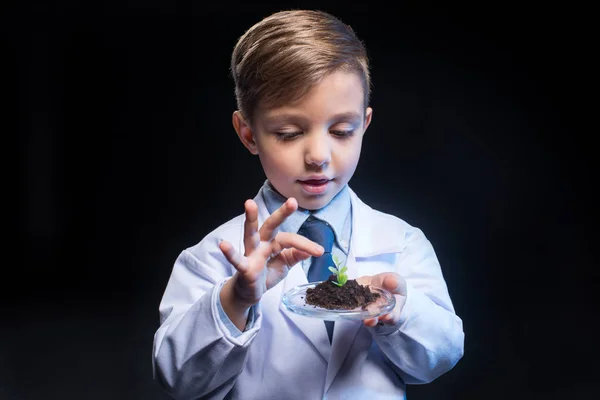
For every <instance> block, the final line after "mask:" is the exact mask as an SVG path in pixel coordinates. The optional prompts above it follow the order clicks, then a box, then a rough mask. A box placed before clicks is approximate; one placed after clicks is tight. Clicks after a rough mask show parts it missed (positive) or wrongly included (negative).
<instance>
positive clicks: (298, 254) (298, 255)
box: [281, 249, 310, 267]
mask: <svg viewBox="0 0 600 400" xmlns="http://www.w3.org/2000/svg"><path fill="white" fill-rule="evenodd" d="M309 257H310V254H308V253H306V252H304V251H302V250H298V249H285V250H284V251H282V252H281V258H282V260H283V262H284V263H285V264H286V265H287V266H289V267H291V266H293V265H296V264H298V263H299V262H300V261H304V260H306V259H307V258H309Z"/></svg>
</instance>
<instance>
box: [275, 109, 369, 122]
mask: <svg viewBox="0 0 600 400" xmlns="http://www.w3.org/2000/svg"><path fill="white" fill-rule="evenodd" d="M305 119H306V118H305V117H304V116H303V115H299V114H285V113H284V114H276V115H273V116H268V117H267V118H266V120H267V122H269V123H278V122H283V121H303V120H305ZM361 119H362V116H361V115H360V114H359V113H357V112H354V111H347V112H342V113H338V114H334V115H333V116H331V118H329V120H330V121H340V120H343V121H350V122H360V121H361Z"/></svg>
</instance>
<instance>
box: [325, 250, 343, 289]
mask: <svg viewBox="0 0 600 400" xmlns="http://www.w3.org/2000/svg"><path fill="white" fill-rule="evenodd" d="M332 257H333V262H334V263H335V265H336V266H335V267H329V270H330V271H331V272H332V273H333V274H335V276H336V277H337V281H333V282H332V283H334V284H336V285H337V286H339V287H342V286H344V285H345V284H346V282H348V275H346V271H347V270H348V267H346V266H344V267H340V264H341V262H340V261H339V260H338V258H337V257H336V256H332Z"/></svg>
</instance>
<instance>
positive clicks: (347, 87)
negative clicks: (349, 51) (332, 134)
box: [256, 71, 365, 121]
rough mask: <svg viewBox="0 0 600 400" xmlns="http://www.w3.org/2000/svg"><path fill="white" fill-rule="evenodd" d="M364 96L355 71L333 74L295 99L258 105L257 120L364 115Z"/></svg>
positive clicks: (360, 82)
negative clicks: (266, 105)
mask: <svg viewBox="0 0 600 400" xmlns="http://www.w3.org/2000/svg"><path fill="white" fill-rule="evenodd" d="M364 96H365V93H364V89H363V85H362V81H361V79H360V77H359V76H358V74H356V73H354V72H345V71H336V72H333V73H331V74H329V75H326V76H325V77H324V78H323V79H322V80H321V81H320V82H319V83H317V84H315V85H313V86H312V87H311V88H310V90H309V91H308V92H306V93H305V94H304V95H303V96H302V97H300V98H299V99H298V100H295V101H292V102H289V103H287V104H284V105H276V106H271V107H264V106H262V107H261V106H259V107H258V108H257V110H256V111H257V113H256V117H257V119H260V120H268V121H275V120H280V119H282V118H288V117H296V118H310V119H330V118H332V116H339V117H345V118H349V117H352V116H355V115H358V116H361V117H362V116H363V114H364V112H365V109H364V107H365V98H364Z"/></svg>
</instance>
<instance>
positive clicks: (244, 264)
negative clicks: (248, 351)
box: [219, 198, 324, 330]
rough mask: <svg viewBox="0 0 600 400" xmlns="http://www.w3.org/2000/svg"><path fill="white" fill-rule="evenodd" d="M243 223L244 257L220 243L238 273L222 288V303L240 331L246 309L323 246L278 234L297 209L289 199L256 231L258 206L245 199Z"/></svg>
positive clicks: (302, 238) (318, 251)
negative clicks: (280, 227)
mask: <svg viewBox="0 0 600 400" xmlns="http://www.w3.org/2000/svg"><path fill="white" fill-rule="evenodd" d="M244 206H245V209H246V221H245V223H244V247H245V252H244V255H243V256H241V255H240V254H239V253H238V252H237V251H236V250H235V249H234V248H233V246H232V245H231V243H229V242H227V241H222V242H221V243H219V248H220V249H221V251H222V252H223V254H224V255H225V258H227V260H228V261H229V262H230V263H231V264H232V265H233V266H234V267H235V269H236V270H237V273H236V274H235V275H234V276H233V277H232V278H231V279H229V280H227V282H225V284H224V285H223V288H222V289H221V304H222V306H223V309H224V310H225V312H226V313H227V315H228V316H229V318H230V319H231V321H232V322H233V323H234V324H235V325H236V326H238V328H240V330H243V327H244V326H245V325H246V319H247V316H248V310H249V308H250V307H251V306H253V305H254V304H256V303H258V301H259V300H260V298H261V297H262V295H263V294H264V293H265V292H266V291H267V290H269V289H270V288H272V287H273V286H275V285H277V284H278V283H279V282H280V281H281V280H283V279H284V278H285V277H286V276H287V273H288V271H289V270H290V268H291V267H292V266H294V265H295V264H297V263H298V262H300V261H302V260H305V259H307V258H308V257H310V256H315V257H319V256H321V255H322V254H323V251H324V249H323V247H321V246H320V245H318V244H317V243H315V242H313V241H311V240H309V239H307V238H305V237H304V236H302V235H299V234H297V233H289V232H277V229H278V228H279V226H280V225H281V224H282V223H283V221H285V220H286V219H287V218H288V217H289V216H290V215H292V214H293V213H294V211H296V210H297V209H298V202H297V201H296V199H294V198H289V199H288V200H287V201H286V202H285V203H284V204H283V205H282V206H281V207H280V208H279V209H278V210H277V211H275V212H274V213H273V214H271V215H270V216H269V217H268V218H267V219H266V220H265V222H264V223H263V224H262V226H261V227H260V229H259V228H258V206H257V205H256V203H255V202H254V201H253V200H247V201H246V203H245V204H244Z"/></svg>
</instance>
